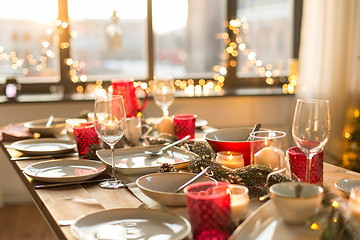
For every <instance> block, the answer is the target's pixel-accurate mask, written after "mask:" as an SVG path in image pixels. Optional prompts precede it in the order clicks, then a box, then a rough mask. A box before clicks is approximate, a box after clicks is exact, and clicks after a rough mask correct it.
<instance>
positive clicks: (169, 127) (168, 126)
mask: <svg viewBox="0 0 360 240" xmlns="http://www.w3.org/2000/svg"><path fill="white" fill-rule="evenodd" d="M156 129H157V131H158V133H167V134H169V135H171V136H174V135H175V129H174V121H173V119H172V118H171V117H169V116H163V117H162V118H161V120H160V122H159V123H158V124H157V125H156Z"/></svg>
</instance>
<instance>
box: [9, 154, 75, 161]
mask: <svg viewBox="0 0 360 240" xmlns="http://www.w3.org/2000/svg"><path fill="white" fill-rule="evenodd" d="M78 156H79V154H78V153H67V154H54V155H41V156H28V157H16V158H11V159H10V160H12V161H19V160H37V159H47V158H64V157H78Z"/></svg>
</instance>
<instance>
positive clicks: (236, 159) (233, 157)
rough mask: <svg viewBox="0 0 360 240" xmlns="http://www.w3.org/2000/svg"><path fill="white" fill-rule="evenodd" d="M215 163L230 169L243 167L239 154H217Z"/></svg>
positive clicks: (241, 157) (242, 160)
mask: <svg viewBox="0 0 360 240" xmlns="http://www.w3.org/2000/svg"><path fill="white" fill-rule="evenodd" d="M216 162H218V163H220V164H223V165H225V166H227V167H229V168H232V169H236V168H241V167H243V166H244V158H243V155H242V154H241V153H239V152H232V151H224V152H218V153H217V156H216Z"/></svg>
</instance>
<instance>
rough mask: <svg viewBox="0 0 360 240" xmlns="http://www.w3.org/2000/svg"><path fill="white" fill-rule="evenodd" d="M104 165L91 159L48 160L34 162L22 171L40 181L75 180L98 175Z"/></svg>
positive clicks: (103, 169)
mask: <svg viewBox="0 0 360 240" xmlns="http://www.w3.org/2000/svg"><path fill="white" fill-rule="evenodd" d="M105 169H106V166H105V165H104V164H103V163H101V162H98V161H93V160H84V159H81V160H65V159H61V160H50V161H44V162H40V163H34V164H31V165H29V166H27V167H26V168H25V169H24V173H25V174H26V175H28V176H30V177H31V178H33V179H34V180H37V181H41V182H51V183H57V182H76V181H84V180H87V179H90V178H93V177H96V176H98V175H99V174H100V173H102V172H103V171H105Z"/></svg>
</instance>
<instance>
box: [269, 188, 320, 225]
mask: <svg viewBox="0 0 360 240" xmlns="http://www.w3.org/2000/svg"><path fill="white" fill-rule="evenodd" d="M297 186H300V187H301V191H300V194H299V197H296V188H297ZM323 192H324V190H323V188H322V187H320V186H318V185H314V184H308V183H302V182H299V183H294V182H286V183H278V184H275V185H272V186H271V187H270V194H271V199H272V201H273V204H274V206H275V209H276V211H277V213H278V214H279V216H280V217H281V218H282V219H283V221H284V222H286V223H290V224H296V225H299V224H304V223H305V222H306V221H307V220H308V219H310V218H311V217H313V216H314V215H315V214H316V212H317V211H318V210H319V209H320V206H321V201H322V197H323Z"/></svg>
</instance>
